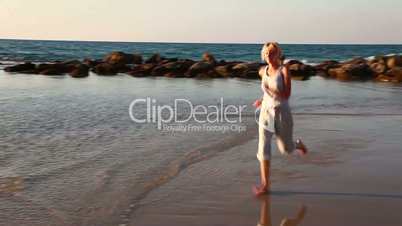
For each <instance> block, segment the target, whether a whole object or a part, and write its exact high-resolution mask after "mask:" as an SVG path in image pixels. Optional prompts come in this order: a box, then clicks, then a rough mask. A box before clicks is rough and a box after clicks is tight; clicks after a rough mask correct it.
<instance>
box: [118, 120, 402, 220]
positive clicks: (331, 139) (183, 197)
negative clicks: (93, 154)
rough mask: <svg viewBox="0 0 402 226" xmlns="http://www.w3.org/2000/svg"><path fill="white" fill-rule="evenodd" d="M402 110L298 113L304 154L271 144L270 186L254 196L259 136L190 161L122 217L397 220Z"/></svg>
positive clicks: (401, 202) (401, 190) (401, 194)
mask: <svg viewBox="0 0 402 226" xmlns="http://www.w3.org/2000/svg"><path fill="white" fill-rule="evenodd" d="M401 122H402V116H398V115H394V116H359V115H339V116H334V115H314V116H307V115H296V116H295V134H296V135H298V136H302V137H303V138H304V140H305V143H306V144H308V147H309V148H310V150H311V152H310V154H309V155H308V156H306V157H304V158H300V157H297V156H291V157H285V156H280V155H279V154H278V152H277V151H276V147H275V148H274V153H273V159H272V164H273V165H272V180H271V181H272V188H271V189H272V192H271V194H270V195H267V196H262V197H260V198H256V197H254V196H253V195H252V192H251V186H252V185H253V184H255V183H257V182H258V180H259V174H258V173H259V171H258V162H257V160H256V157H255V153H256V148H257V140H256V139H253V140H251V141H250V142H247V143H245V144H242V145H240V146H236V147H234V148H231V149H229V150H227V151H224V152H221V153H219V154H217V155H216V156H214V157H212V158H210V159H207V160H204V161H201V162H198V163H195V164H193V165H190V166H188V168H186V169H185V170H183V171H182V172H181V173H180V174H179V175H178V176H177V177H175V178H174V179H172V180H170V181H169V182H168V183H166V184H164V185H162V186H160V187H158V188H156V189H154V190H152V191H151V192H150V193H149V194H148V195H147V196H146V197H144V199H142V200H141V202H140V203H139V205H138V206H137V208H136V210H135V211H134V212H132V213H131V214H130V216H127V217H128V219H129V220H128V221H127V222H122V224H123V225H124V224H125V225H136V226H138V225H143V226H145V225H146V226H159V225H164V226H166V225H176V226H179V225H257V224H258V223H261V225H310V226H314V225H365V226H370V225H390V226H391V225H401V223H402V215H401V214H400V212H401V209H402V182H401V181H402V176H401V175H400V172H401V170H402V164H401V163H400V162H401V159H402V148H401V147H402V139H401V134H402V126H401V124H402V123H401Z"/></svg>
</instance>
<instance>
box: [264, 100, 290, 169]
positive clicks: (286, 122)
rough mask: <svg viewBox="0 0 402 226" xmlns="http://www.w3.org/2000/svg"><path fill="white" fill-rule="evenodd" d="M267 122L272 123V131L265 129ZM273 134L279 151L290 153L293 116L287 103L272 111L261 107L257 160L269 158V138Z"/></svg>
mask: <svg viewBox="0 0 402 226" xmlns="http://www.w3.org/2000/svg"><path fill="white" fill-rule="evenodd" d="M268 114H274V115H268ZM272 119H273V120H272ZM269 123H274V128H275V130H274V133H273V132H272V131H270V130H269V129H267V128H269V126H268V127H267V125H269ZM274 134H275V137H276V144H277V146H278V149H279V151H280V153H281V154H291V153H292V152H293V151H294V149H295V143H294V141H293V117H292V113H291V111H290V107H289V104H287V103H285V104H281V105H279V106H277V107H275V108H274V111H268V110H267V109H265V108H262V109H261V112H260V117H259V126H258V135H259V137H258V152H257V159H258V160H260V161H263V160H269V159H270V158H271V140H272V136H273V135H274Z"/></svg>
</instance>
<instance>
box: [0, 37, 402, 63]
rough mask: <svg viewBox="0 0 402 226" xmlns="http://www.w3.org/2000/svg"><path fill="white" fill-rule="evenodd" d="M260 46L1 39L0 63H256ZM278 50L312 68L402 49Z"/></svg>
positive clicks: (323, 46)
mask: <svg viewBox="0 0 402 226" xmlns="http://www.w3.org/2000/svg"><path fill="white" fill-rule="evenodd" d="M261 45H262V44H207V43H144V42H97V41H39V40H7V39H0V62H1V61H33V62H46V61H55V60H71V59H84V58H92V59H94V58H102V57H103V56H104V55H105V54H106V53H108V52H111V51H124V52H127V53H139V54H142V55H143V56H145V57H147V56H150V55H151V54H153V53H160V54H161V55H163V56H165V57H178V58H188V59H199V58H200V56H201V54H202V53H203V52H205V51H208V52H210V53H212V54H213V55H215V57H216V58H218V59H224V60H241V61H258V60H259V52H260V49H261ZM281 46H282V48H283V50H284V53H285V56H286V57H287V58H288V59H297V60H301V61H303V62H305V63H313V64H314V63H318V62H320V61H323V60H328V59H331V60H347V59H350V58H352V57H356V56H361V57H372V56H376V55H388V54H401V53H402V45H335V44H317V45H315V44H308V45H305V44H281Z"/></svg>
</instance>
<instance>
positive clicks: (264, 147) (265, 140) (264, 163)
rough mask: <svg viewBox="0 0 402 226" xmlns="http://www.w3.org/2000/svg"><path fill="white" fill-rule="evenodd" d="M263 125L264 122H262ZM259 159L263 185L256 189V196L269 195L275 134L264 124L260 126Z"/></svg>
mask: <svg viewBox="0 0 402 226" xmlns="http://www.w3.org/2000/svg"><path fill="white" fill-rule="evenodd" d="M261 123H263V122H262V120H261ZM258 130H259V137H258V152H257V159H258V160H259V163H260V175H261V185H259V186H255V187H254V192H255V193H256V195H260V194H264V193H267V192H268V190H269V184H270V183H269V182H270V180H269V177H270V158H271V140H272V136H273V133H272V132H270V131H268V130H266V129H265V127H264V126H263V124H260V125H259V129H258Z"/></svg>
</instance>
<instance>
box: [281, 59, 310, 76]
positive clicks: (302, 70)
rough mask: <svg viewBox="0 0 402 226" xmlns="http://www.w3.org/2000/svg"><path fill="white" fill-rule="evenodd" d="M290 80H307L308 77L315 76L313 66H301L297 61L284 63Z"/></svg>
mask: <svg viewBox="0 0 402 226" xmlns="http://www.w3.org/2000/svg"><path fill="white" fill-rule="evenodd" d="M286 66H287V67H288V69H289V73H290V76H291V78H292V79H296V80H307V79H308V78H310V76H313V75H315V73H316V70H315V68H314V67H313V66H310V65H306V64H303V63H302V62H299V61H293V62H292V61H290V62H288V63H286Z"/></svg>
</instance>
